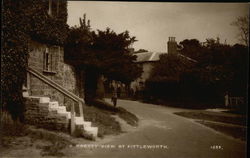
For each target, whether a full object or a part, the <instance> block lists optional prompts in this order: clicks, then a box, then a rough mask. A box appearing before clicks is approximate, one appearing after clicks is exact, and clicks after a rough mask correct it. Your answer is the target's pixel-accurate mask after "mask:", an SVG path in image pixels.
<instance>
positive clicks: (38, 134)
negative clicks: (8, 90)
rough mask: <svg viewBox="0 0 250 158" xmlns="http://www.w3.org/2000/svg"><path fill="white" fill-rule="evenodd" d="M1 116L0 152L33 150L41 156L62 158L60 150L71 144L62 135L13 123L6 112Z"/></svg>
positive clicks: (16, 122)
mask: <svg viewBox="0 0 250 158" xmlns="http://www.w3.org/2000/svg"><path fill="white" fill-rule="evenodd" d="M2 114H3V115H1V130H0V131H1V136H0V151H1V150H2V151H6V150H13V149H16V148H21V149H23V150H25V149H27V148H35V150H38V151H39V152H40V155H42V156H57V157H62V156H64V154H63V152H62V150H63V149H64V148H65V147H67V146H68V145H72V144H73V143H72V142H71V141H70V139H69V138H66V137H65V136H64V135H63V133H62V134H61V135H60V134H59V133H58V132H53V131H47V130H45V129H37V128H34V127H32V126H28V125H25V124H22V123H20V122H19V121H13V120H12V119H11V117H10V115H9V114H8V113H7V112H3V113H2ZM65 135H66V134H65ZM11 152H14V151H11Z"/></svg>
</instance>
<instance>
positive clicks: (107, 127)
mask: <svg viewBox="0 0 250 158" xmlns="http://www.w3.org/2000/svg"><path fill="white" fill-rule="evenodd" d="M92 104H93V105H94V106H84V107H83V111H84V119H86V120H87V121H91V122H93V124H94V126H97V127H98V130H99V131H98V136H99V137H103V136H104V135H107V134H119V133H121V132H122V130H121V126H120V124H119V122H117V121H116V120H115V118H114V117H112V115H118V116H119V117H120V118H122V119H123V120H125V121H126V122H127V123H128V124H130V125H132V126H138V120H139V119H138V118H137V117H136V116H135V115H134V114H132V113H131V112H129V111H127V110H126V109H124V108H121V107H114V106H113V105H111V104H109V103H107V102H105V101H103V100H95V101H94V102H93V103H92Z"/></svg>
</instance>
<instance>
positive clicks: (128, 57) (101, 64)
mask: <svg viewBox="0 0 250 158" xmlns="http://www.w3.org/2000/svg"><path fill="white" fill-rule="evenodd" d="M84 17H85V15H84ZM85 21H86V20H85V18H84V19H83V21H82V20H81V19H80V23H81V26H80V27H73V28H71V29H70V32H69V36H68V39H67V43H66V45H65V58H66V60H68V61H69V62H70V63H71V64H73V65H75V66H77V67H78V68H82V69H92V70H93V71H96V72H99V74H104V75H105V76H106V77H109V78H110V79H116V80H120V81H122V82H124V83H129V82H131V81H132V80H134V79H136V78H137V77H138V76H139V75H140V72H141V69H140V68H139V67H138V66H137V65H136V64H135V63H134V61H135V60H136V56H134V55H132V54H130V53H129V49H128V47H129V45H130V44H132V43H133V42H135V41H136V40H135V37H130V35H129V32H128V31H125V32H122V33H120V34H117V33H115V32H114V31H112V30H111V29H110V28H107V29H106V30H105V31H101V30H97V31H96V32H94V31H91V28H90V27H89V26H88V27H86V26H87V25H86V24H85Z"/></svg>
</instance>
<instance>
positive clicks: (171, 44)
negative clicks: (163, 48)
mask: <svg viewBox="0 0 250 158" xmlns="http://www.w3.org/2000/svg"><path fill="white" fill-rule="evenodd" d="M167 48H168V50H167V51H168V54H175V53H177V42H176V41H175V37H168V46H167Z"/></svg>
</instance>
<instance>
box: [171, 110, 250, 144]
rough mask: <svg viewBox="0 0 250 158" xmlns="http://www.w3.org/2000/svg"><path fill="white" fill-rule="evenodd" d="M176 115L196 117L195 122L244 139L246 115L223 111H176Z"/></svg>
mask: <svg viewBox="0 0 250 158" xmlns="http://www.w3.org/2000/svg"><path fill="white" fill-rule="evenodd" d="M175 114H176V115H179V116H183V117H187V118H192V119H196V122H198V123H200V124H203V125H205V126H207V127H210V128H212V129H214V130H216V131H219V132H222V133H224V134H226V135H229V136H232V137H234V138H237V139H241V140H246V127H245V126H246V120H247V118H246V116H245V115H234V114H228V113H223V112H220V113H219V112H210V111H194V112H176V113H175Z"/></svg>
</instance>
